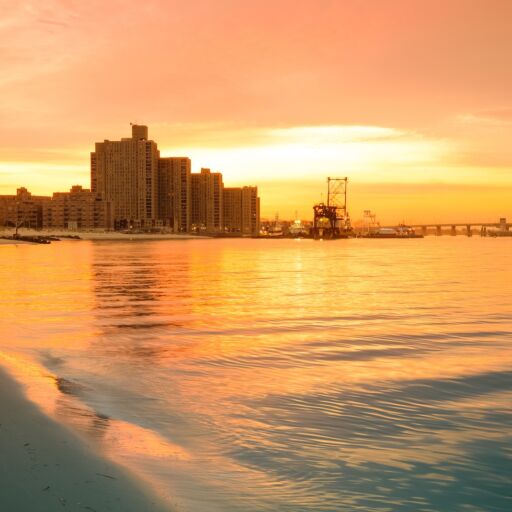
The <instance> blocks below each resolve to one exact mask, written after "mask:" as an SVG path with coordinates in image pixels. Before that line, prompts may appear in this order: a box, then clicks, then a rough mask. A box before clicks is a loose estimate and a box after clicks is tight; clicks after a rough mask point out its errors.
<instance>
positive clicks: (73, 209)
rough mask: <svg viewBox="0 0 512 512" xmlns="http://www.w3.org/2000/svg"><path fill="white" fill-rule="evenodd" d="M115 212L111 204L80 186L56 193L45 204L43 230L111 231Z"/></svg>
mask: <svg viewBox="0 0 512 512" xmlns="http://www.w3.org/2000/svg"><path fill="white" fill-rule="evenodd" d="M112 227H113V211H112V208H111V204H110V202H108V201H105V200H104V199H102V198H101V197H99V196H97V195H96V194H95V193H94V192H91V191H90V190H88V189H84V188H82V187H81V186H80V185H75V186H74V187H71V190H70V191H69V192H54V194H53V196H52V198H51V199H50V200H48V201H45V202H44V203H43V228H45V229H70V230H85V229H111V228H112Z"/></svg>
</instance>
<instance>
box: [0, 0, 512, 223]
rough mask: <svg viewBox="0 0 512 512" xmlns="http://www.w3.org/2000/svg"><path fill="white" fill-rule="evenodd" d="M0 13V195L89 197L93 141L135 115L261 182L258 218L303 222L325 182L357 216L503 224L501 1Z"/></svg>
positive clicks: (166, 148) (70, 4)
mask: <svg viewBox="0 0 512 512" xmlns="http://www.w3.org/2000/svg"><path fill="white" fill-rule="evenodd" d="M39 4H41V5H39ZM42 5H44V6H42ZM0 8H1V12H2V15H1V17H0V41H1V44H0V63H1V70H2V73H1V75H0V120H1V123H0V193H13V191H14V190H15V189H16V187H18V186H26V187H28V188H29V189H30V190H31V191H32V192H34V193H50V192H52V191H54V190H67V189H68V188H69V187H70V186H71V185H73V184H83V185H88V173H89V171H88V166H89V156H88V154H89V152H90V151H91V150H92V148H93V143H94V142H95V141H98V140H103V139H104V138H110V139H118V138H120V137H124V136H128V135H129V132H130V126H129V122H130V121H134V122H139V123H144V124H148V125H149V128H150V136H151V137H152V138H153V139H154V140H156V141H157V142H158V144H159V148H160V150H161V152H162V154H163V155H164V156H168V155H187V156H189V157H191V158H192V166H193V169H194V170H198V169H199V168H200V167H202V166H203V167H211V168H212V169H213V170H220V171H222V172H223V173H224V179H225V182H226V183H227V184H230V185H237V184H243V183H245V184H257V185H258V186H259V188H260V195H261V197H262V214H263V215H264V216H269V217H273V216H274V214H275V213H276V212H279V213H280V216H281V217H282V218H287V217H293V216H294V212H295V211H296V210H297V211H298V212H299V215H300V216H301V217H302V218H310V217H311V206H312V204H313V203H314V202H315V201H318V200H320V198H321V193H322V192H324V189H325V178H326V176H328V175H330V176H348V177H349V179H350V192H349V202H350V204H349V209H350V211H351V214H352V217H353V219H357V218H360V217H361V216H362V211H363V210H364V209H372V210H375V211H376V212H377V215H378V217H379V218H380V220H381V221H384V222H396V221H401V220H406V221H408V222H413V221H419V220H420V219H425V220H429V221H430V220H434V221H437V220H439V221H441V220H447V221H451V220H454V221H459V220H468V219H469V220H471V219H474V220H477V221H479V220H482V221H483V220H496V219H497V217H499V216H507V215H508V217H511V218H512V206H511V204H512V201H511V198H512V144H511V137H510V135H511V128H512V66H511V65H510V58H511V51H512V30H510V23H511V20H512V2H511V1H509V0H471V1H470V0H449V1H448V0H444V1H437V0H424V1H415V0H337V1H334V0H333V1H330V0H294V1H289V0H258V1H257V2H245V1H240V0H216V1H211V0H188V1H186V2H185V1H184V0H180V1H173V0H166V1H154V0H153V1H152V0H145V1H144V2H125V1H118V0H113V1H109V2H104V1H101V2H100V1H97V0H90V1H88V2H82V1H79V0H45V2H28V1H22V0H20V1H18V2H8V1H6V0H0Z"/></svg>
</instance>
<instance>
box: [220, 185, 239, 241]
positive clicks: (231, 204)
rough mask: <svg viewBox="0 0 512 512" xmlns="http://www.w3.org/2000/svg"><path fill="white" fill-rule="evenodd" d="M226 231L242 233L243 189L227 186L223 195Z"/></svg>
mask: <svg viewBox="0 0 512 512" xmlns="http://www.w3.org/2000/svg"><path fill="white" fill-rule="evenodd" d="M223 218H224V231H226V232H228V233H240V234H242V189H241V188H240V187H225V188H224V197H223Z"/></svg>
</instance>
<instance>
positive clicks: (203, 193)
mask: <svg viewBox="0 0 512 512" xmlns="http://www.w3.org/2000/svg"><path fill="white" fill-rule="evenodd" d="M223 188H224V184H223V183H222V174H221V173H220V172H210V169H201V172H200V173H197V174H196V173H192V175H191V200H192V205H191V206H192V207H191V221H192V222H191V223H192V228H194V229H196V230H199V231H206V232H208V233H216V232H221V231H223V230H224V225H223V218H222V217H223V207H222V192H223Z"/></svg>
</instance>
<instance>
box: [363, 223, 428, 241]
mask: <svg viewBox="0 0 512 512" xmlns="http://www.w3.org/2000/svg"><path fill="white" fill-rule="evenodd" d="M359 237H360V238H423V235H419V234H417V233H416V232H415V231H414V229H412V228H410V227H408V226H403V225H400V226H398V227H397V228H381V227H379V228H377V229H375V230H372V231H368V232H367V233H364V234H362V235H359Z"/></svg>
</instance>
